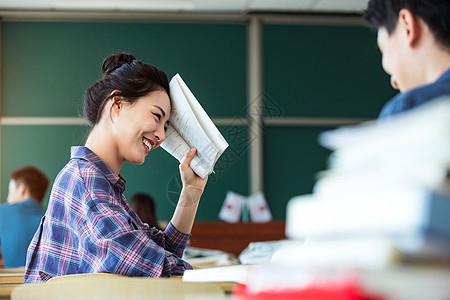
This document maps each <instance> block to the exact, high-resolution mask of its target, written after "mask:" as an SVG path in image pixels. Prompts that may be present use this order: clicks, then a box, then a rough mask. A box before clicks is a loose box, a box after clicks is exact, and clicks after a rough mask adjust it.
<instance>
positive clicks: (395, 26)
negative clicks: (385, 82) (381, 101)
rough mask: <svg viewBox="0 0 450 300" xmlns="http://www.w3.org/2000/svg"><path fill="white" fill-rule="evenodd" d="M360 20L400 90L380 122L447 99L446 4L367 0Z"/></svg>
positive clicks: (449, 6)
mask: <svg viewBox="0 0 450 300" xmlns="http://www.w3.org/2000/svg"><path fill="white" fill-rule="evenodd" d="M364 19H365V21H366V23H367V24H368V25H369V26H370V27H372V28H375V29H377V30H378V46H379V48H380V51H381V53H382V55H383V60H382V64H383V69H384V70H385V71H386V72H387V73H388V74H389V75H391V84H392V86H393V87H394V88H396V89H398V90H400V93H399V94H398V95H397V96H396V97H394V98H393V99H392V100H391V101H389V102H388V103H387V104H386V105H385V106H384V108H383V109H382V111H381V113H380V115H379V118H380V119H383V118H386V117H390V116H392V115H396V114H399V113H402V112H404V111H407V110H409V109H412V108H415V107H418V106H420V105H422V104H425V103H427V102H429V101H432V100H434V99H437V98H440V97H442V96H448V95H450V1H449V0H370V1H369V4H368V7H367V10H366V12H365V14H364Z"/></svg>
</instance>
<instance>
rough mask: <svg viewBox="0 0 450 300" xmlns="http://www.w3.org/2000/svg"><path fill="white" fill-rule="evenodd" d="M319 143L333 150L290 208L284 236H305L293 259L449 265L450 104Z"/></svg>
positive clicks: (337, 133) (331, 136)
mask: <svg viewBox="0 0 450 300" xmlns="http://www.w3.org/2000/svg"><path fill="white" fill-rule="evenodd" d="M320 142H321V144H322V145H324V146H326V147H328V148H330V149H332V150H333V153H332V155H331V156H330V168H329V169H328V170H327V171H324V172H322V173H321V174H320V175H319V179H318V181H317V183H316V184H315V187H314V192H313V194H311V195H304V196H299V197H295V198H293V199H291V200H290V202H289V204H288V209H287V225H286V226H287V227H286V234H287V236H288V237H289V238H292V239H305V244H304V246H303V247H302V249H301V251H300V252H299V253H300V254H299V255H297V256H296V260H297V261H299V262H302V263H304V262H305V261H306V262H310V263H313V262H314V261H317V263H326V264H328V265H329V264H330V263H336V264H341V265H351V266H353V265H355V266H357V267H358V266H364V267H370V268H382V267H385V266H386V265H388V264H390V263H392V261H393V260H398V259H408V260H414V259H416V260H418V259H420V260H421V261H423V260H430V261H431V260H433V261H434V260H438V261H450V177H449V174H450V100H449V99H443V100H439V101H434V102H431V103H430V104H428V105H425V106H423V107H420V108H419V109H415V110H412V111H410V112H408V113H404V114H402V115H400V116H398V117H396V118H392V119H391V120H388V121H384V122H370V123H366V124H362V125H359V126H353V127H345V128H340V129H337V130H334V131H329V132H325V133H323V134H322V135H321V136H320ZM286 251H291V250H286ZM322 252H325V253H329V254H328V255H325V253H322ZM319 253H322V254H323V255H319ZM285 254H286V253H279V254H278V255H281V256H282V255H285ZM281 256H280V257H281Z"/></svg>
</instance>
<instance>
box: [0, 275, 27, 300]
mask: <svg viewBox="0 0 450 300" xmlns="http://www.w3.org/2000/svg"><path fill="white" fill-rule="evenodd" d="M18 271H21V269H0V298H1V299H8V298H9V297H10V296H11V292H12V291H13V289H14V288H16V287H18V286H21V285H23V277H24V272H18Z"/></svg>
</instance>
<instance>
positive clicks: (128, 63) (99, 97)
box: [84, 53, 170, 126]
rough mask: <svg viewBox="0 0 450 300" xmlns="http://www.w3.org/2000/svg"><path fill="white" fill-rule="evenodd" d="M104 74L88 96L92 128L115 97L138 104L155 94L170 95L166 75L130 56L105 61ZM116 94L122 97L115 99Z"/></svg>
mask: <svg viewBox="0 0 450 300" xmlns="http://www.w3.org/2000/svg"><path fill="white" fill-rule="evenodd" d="M102 73H103V76H102V78H101V79H100V80H99V81H97V82H96V83H95V84H94V85H93V86H91V87H90V88H89V89H88V90H87V91H86V94H85V96H84V115H85V117H86V119H87V121H88V122H89V125H91V126H94V125H96V124H97V123H98V122H99V120H100V117H101V115H102V112H103V108H104V107H105V104H106V102H107V101H108V100H109V99H111V97H113V96H121V97H123V101H126V102H129V103H134V102H135V101H136V100H137V99H138V98H140V97H143V96H145V95H148V94H149V93H151V92H154V91H166V93H167V95H170V90H169V81H168V79H167V75H166V73H164V72H163V71H162V70H160V69H158V68H157V67H155V66H153V65H150V64H147V63H144V62H141V61H139V60H136V58H135V57H134V55H132V54H129V53H121V54H116V55H110V56H108V57H107V58H105V60H104V61H103V64H102ZM114 90H118V91H119V93H116V94H114V95H112V93H113V91H114ZM169 97H170V96H169Z"/></svg>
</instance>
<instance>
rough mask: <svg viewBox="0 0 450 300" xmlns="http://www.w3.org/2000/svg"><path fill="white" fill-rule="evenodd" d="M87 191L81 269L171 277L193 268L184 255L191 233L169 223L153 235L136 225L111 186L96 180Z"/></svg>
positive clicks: (81, 233)
mask: <svg viewBox="0 0 450 300" xmlns="http://www.w3.org/2000/svg"><path fill="white" fill-rule="evenodd" d="M105 184H106V183H105ZM87 191H88V192H87V193H85V199H84V201H83V202H84V203H85V205H86V208H85V214H86V221H85V222H84V223H83V224H82V225H81V227H80V228H79V246H80V256H81V262H80V272H82V273H87V272H108V273H116V274H121V275H125V276H150V277H169V276H171V275H182V274H183V272H184V271H185V270H186V269H192V267H191V266H190V265H189V264H188V263H187V262H185V261H184V260H182V259H181V256H182V253H183V251H184V248H185V247H186V244H187V241H188V239H189V235H185V234H183V233H181V232H179V231H177V230H176V229H175V228H174V227H173V226H169V228H168V229H167V230H166V231H164V232H160V233H158V234H155V235H153V236H149V235H148V234H147V233H146V232H145V231H144V230H143V229H142V228H136V224H134V223H133V221H132V218H130V216H129V215H128V214H127V213H126V211H125V210H124V208H123V206H121V205H118V204H117V199H114V197H113V196H112V195H111V193H108V192H107V191H108V190H107V189H103V188H99V186H98V184H96V187H95V188H92V187H89V186H87ZM105 191H106V192H105ZM112 194H113V193H112ZM152 238H153V239H152Z"/></svg>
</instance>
